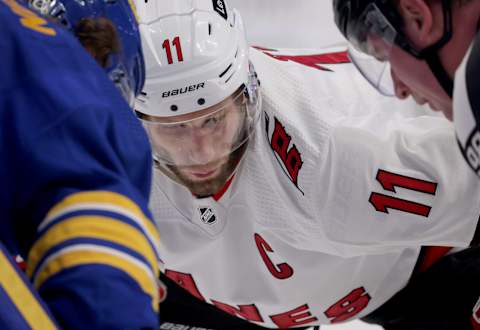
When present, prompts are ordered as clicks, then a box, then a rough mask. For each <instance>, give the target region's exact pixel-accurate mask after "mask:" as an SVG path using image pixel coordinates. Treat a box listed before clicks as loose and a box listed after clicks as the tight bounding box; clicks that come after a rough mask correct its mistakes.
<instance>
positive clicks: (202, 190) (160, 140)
mask: <svg viewBox="0 0 480 330" xmlns="http://www.w3.org/2000/svg"><path fill="white" fill-rule="evenodd" d="M243 98H244V96H243V94H241V95H240V96H236V97H235V98H234V97H233V96H231V97H229V98H227V99H226V100H224V101H223V102H221V103H219V104H217V105H215V106H213V107H210V108H207V109H205V110H201V111H198V112H195V113H192V114H187V115H182V116H176V117H169V118H167V119H166V120H167V121H166V122H165V123H164V124H162V125H157V126H155V125H152V126H149V127H148V128H147V129H148V130H149V135H150V139H151V141H152V145H153V148H154V149H156V150H161V153H162V154H163V155H165V156H164V158H168V162H166V165H165V166H167V167H168V168H169V169H170V171H172V172H173V173H174V174H175V176H176V179H177V180H179V181H181V183H182V184H184V185H185V186H187V188H189V189H190V191H191V192H192V193H194V194H195V195H197V196H209V195H213V194H215V193H216V192H218V190H220V189H221V188H222V186H223V185H224V184H225V182H226V181H227V180H228V178H229V176H230V175H231V174H232V172H233V170H234V168H235V166H236V164H237V161H238V160H237V157H236V153H235V152H234V153H232V149H234V148H235V143H236V142H238V140H239V138H241V136H239V135H240V134H242V133H243V132H244V131H243V127H244V122H245V114H246V112H245V108H244V106H243V105H242V100H243Z"/></svg>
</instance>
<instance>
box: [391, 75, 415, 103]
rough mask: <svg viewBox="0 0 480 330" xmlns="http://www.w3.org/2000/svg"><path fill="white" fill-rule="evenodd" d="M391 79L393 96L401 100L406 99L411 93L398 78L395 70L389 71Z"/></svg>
mask: <svg viewBox="0 0 480 330" xmlns="http://www.w3.org/2000/svg"><path fill="white" fill-rule="evenodd" d="M391 74H392V80H393V88H394V90H395V96H396V97H397V98H399V99H401V100H404V99H406V98H407V97H409V96H410V95H411V91H410V88H408V86H407V85H405V84H404V83H403V81H402V80H401V79H400V78H398V76H397V75H396V74H395V72H393V71H392V72H391Z"/></svg>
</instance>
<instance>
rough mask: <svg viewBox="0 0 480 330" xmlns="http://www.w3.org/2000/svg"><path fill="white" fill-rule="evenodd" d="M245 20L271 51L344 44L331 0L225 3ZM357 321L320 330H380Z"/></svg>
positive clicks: (256, 40) (252, 36)
mask: <svg viewBox="0 0 480 330" xmlns="http://www.w3.org/2000/svg"><path fill="white" fill-rule="evenodd" d="M228 3H229V5H230V7H233V8H237V9H238V10H239V11H240V13H241V15H242V17H243V20H244V23H245V28H246V31H247V38H248V40H249V43H250V44H251V45H254V46H263V47H270V48H323V47H327V46H333V45H340V44H346V42H345V39H344V38H343V37H342V35H341V34H340V33H339V32H338V30H337V28H336V26H335V24H334V22H333V11H332V2H331V0H322V1H318V0H297V1H292V0H228ZM381 329H383V328H381V327H379V326H373V325H370V324H366V323H363V322H360V321H352V322H347V323H343V324H338V325H329V326H322V327H321V330H381Z"/></svg>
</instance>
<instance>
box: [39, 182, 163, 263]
mask: <svg viewBox="0 0 480 330" xmlns="http://www.w3.org/2000/svg"><path fill="white" fill-rule="evenodd" d="M88 209H92V210H100V211H102V210H104V211H111V212H116V213H118V214H121V215H124V216H126V217H128V218H130V219H131V220H132V221H135V222H136V223H137V224H138V225H139V226H140V227H141V228H142V229H143V230H144V231H145V233H146V235H147V236H148V237H149V239H150V241H151V243H152V245H153V246H154V247H155V249H156V250H157V251H156V252H157V254H158V244H159V242H160V235H159V234H158V231H157V228H156V227H155V225H154V224H153V222H152V221H151V220H150V219H148V218H147V217H146V216H145V214H144V213H143V211H142V210H141V209H140V207H138V205H137V204H135V203H134V202H133V201H132V200H130V199H129V198H127V197H126V196H124V195H121V194H118V193H115V192H111V191H89V192H78V193H74V194H71V195H69V196H67V197H65V198H64V199H63V200H62V201H60V202H59V203H57V204H56V205H55V206H54V207H52V208H51V209H50V211H49V212H48V213H47V215H46V217H45V219H44V220H43V221H42V223H41V224H40V226H39V227H38V228H39V230H42V229H43V228H44V227H45V226H47V225H48V224H49V223H50V222H51V221H53V220H54V219H55V218H57V217H59V216H61V215H63V214H65V213H68V212H74V211H81V210H88Z"/></svg>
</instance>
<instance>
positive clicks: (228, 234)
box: [150, 49, 480, 328]
mask: <svg viewBox="0 0 480 330" xmlns="http://www.w3.org/2000/svg"><path fill="white" fill-rule="evenodd" d="M251 60H252V62H253V64H254V66H255V69H256V71H257V73H258V76H259V79H260V81H261V87H262V89H263V91H262V95H263V105H262V115H261V116H262V119H261V122H260V123H259V125H258V127H257V131H256V135H255V138H254V139H253V140H251V141H250V145H249V146H248V150H247V152H246V155H245V157H244V159H243V161H242V163H241V164H240V166H239V168H238V170H237V172H236V174H235V176H234V177H233V180H232V181H231V183H230V185H229V186H228V188H227V189H226V191H225V192H224V193H223V195H222V196H221V197H220V198H219V199H218V200H215V199H213V198H202V199H197V198H195V197H193V196H192V194H191V193H190V192H189V191H188V190H187V189H186V188H184V187H183V186H181V185H178V184H176V183H175V182H173V181H172V180H170V179H169V178H168V177H166V176H165V175H163V174H162V173H160V172H158V171H157V173H156V174H155V180H154V184H153V192H152V196H151V204H150V206H151V209H152V211H153V213H154V217H155V220H156V223H157V225H158V227H159V228H160V229H161V232H162V244H163V245H162V248H161V256H162V262H163V264H162V269H163V271H164V272H165V273H166V274H167V276H169V277H170V278H172V279H174V280H175V281H176V282H177V283H178V284H180V285H181V286H183V287H184V288H185V289H187V290H188V291H190V293H192V294H193V295H194V296H196V297H197V298H199V299H201V300H204V301H205V302H207V303H210V304H213V305H216V306H217V307H218V308H220V309H222V310H224V311H227V312H229V313H231V314H233V315H236V316H238V317H242V318H244V319H246V320H249V321H251V322H254V323H257V324H259V325H262V326H266V327H271V328H288V327H295V326H306V325H319V324H330V323H337V322H342V321H345V320H350V319H352V318H358V317H362V316H365V315H367V314H368V313H370V312H372V311H373V310H375V309H376V308H377V307H379V306H380V305H382V304H383V303H384V302H385V301H387V300H388V299H389V298H390V297H391V296H392V295H393V294H394V293H395V292H397V291H398V290H400V289H401V288H402V287H404V286H405V285H406V283H407V282H408V280H409V278H410V276H411V274H412V271H413V269H414V266H415V263H416V261H417V258H418V256H419V251H420V247H421V246H422V245H434V246H439V245H440V246H452V247H465V246H468V244H469V243H470V240H471V239H472V236H473V233H474V230H475V228H476V225H477V221H478V217H479V209H480V203H479V202H480V185H478V184H476V178H475V176H474V174H473V172H472V171H471V170H470V169H469V168H468V167H467V165H466V164H465V162H464V160H463V159H462V156H461V154H460V152H459V150H458V147H457V145H456V142H455V136H454V132H453V128H452V125H451V124H450V123H449V122H448V121H447V120H446V119H444V118H441V117H438V116H433V115H431V113H427V112H426V111H425V110H423V109H419V108H417V107H416V106H414V105H413V102H412V103H410V102H401V101H398V100H395V99H393V98H385V97H382V96H381V95H379V94H377V92H376V91H375V90H373V89H372V88H371V87H370V85H369V84H368V83H367V82H365V81H364V80H363V78H362V77H361V76H360V75H359V74H357V73H356V71H355V69H354V67H353V65H351V64H350V63H346V62H347V58H346V53H345V52H344V51H342V50H339V49H330V50H323V51H321V52H320V51H318V52H313V51H311V52H310V53H308V54H307V55H305V54H301V55H300V54H297V55H294V54H293V53H286V52H280V51H275V50H257V49H252V50H251ZM472 182H475V184H471V183H472ZM186 312H187V311H186Z"/></svg>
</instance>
